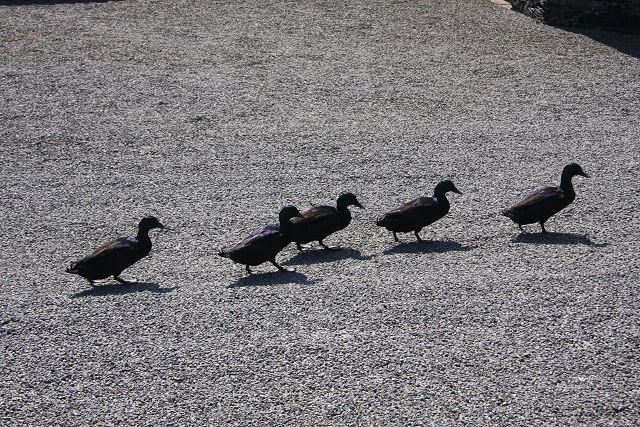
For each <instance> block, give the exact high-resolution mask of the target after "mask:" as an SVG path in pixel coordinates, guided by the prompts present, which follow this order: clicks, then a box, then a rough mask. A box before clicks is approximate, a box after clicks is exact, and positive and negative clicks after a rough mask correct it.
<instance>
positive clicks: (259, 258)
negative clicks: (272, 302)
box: [218, 205, 300, 274]
mask: <svg viewBox="0 0 640 427" xmlns="http://www.w3.org/2000/svg"><path fill="white" fill-rule="evenodd" d="M298 216H300V211H299V210H298V209H297V208H296V207H294V206H291V205H287V206H285V207H284V208H282V209H281V210H280V215H279V220H280V225H276V224H268V225H265V226H262V227H260V228H258V229H256V230H254V231H253V232H251V234H249V235H248V236H247V237H245V238H244V239H242V240H241V241H240V242H239V243H238V244H236V245H235V246H234V247H233V248H231V249H229V250H228V251H220V252H218V255H220V256H221V257H224V258H229V259H231V260H232V261H235V262H237V263H238V264H244V265H245V266H246V269H247V272H248V273H249V274H251V269H249V266H250V265H258V264H262V263H263V262H266V261H269V262H271V264H273V265H275V266H276V267H277V268H278V270H280V271H289V270H287V269H285V268H283V267H281V266H280V265H278V263H276V255H277V254H278V253H279V252H280V251H281V250H282V249H284V248H285V246H287V245H288V244H289V243H291V222H290V221H291V219H292V218H294V217H298Z"/></svg>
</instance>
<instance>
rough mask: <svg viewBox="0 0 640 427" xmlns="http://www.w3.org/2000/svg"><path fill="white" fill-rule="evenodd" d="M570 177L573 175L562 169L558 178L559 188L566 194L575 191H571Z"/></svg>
mask: <svg viewBox="0 0 640 427" xmlns="http://www.w3.org/2000/svg"><path fill="white" fill-rule="evenodd" d="M572 178H573V175H572V174H571V173H569V172H564V171H563V172H562V178H561V179H560V188H561V189H562V191H564V192H565V193H567V194H574V193H575V192H574V191H573V183H572V182H571V179H572Z"/></svg>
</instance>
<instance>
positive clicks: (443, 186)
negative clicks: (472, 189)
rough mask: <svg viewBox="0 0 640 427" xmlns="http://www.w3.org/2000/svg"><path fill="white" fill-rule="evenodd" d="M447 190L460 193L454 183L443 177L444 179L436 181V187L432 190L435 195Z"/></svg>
mask: <svg viewBox="0 0 640 427" xmlns="http://www.w3.org/2000/svg"><path fill="white" fill-rule="evenodd" d="M448 191H453V192H454V193H458V194H462V193H461V192H460V191H459V190H458V189H457V188H456V186H455V185H453V182H451V181H450V180H448V179H445V180H444V181H440V182H439V183H438V185H436V189H435V190H434V192H433V193H434V194H435V195H436V196H444V195H445V194H446V193H447V192H448Z"/></svg>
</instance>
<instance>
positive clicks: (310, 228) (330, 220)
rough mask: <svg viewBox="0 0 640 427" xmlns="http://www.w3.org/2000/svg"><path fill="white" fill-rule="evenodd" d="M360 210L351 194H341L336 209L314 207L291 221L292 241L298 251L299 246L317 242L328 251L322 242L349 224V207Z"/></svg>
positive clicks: (331, 207)
mask: <svg viewBox="0 0 640 427" xmlns="http://www.w3.org/2000/svg"><path fill="white" fill-rule="evenodd" d="M352 205H353V206H357V207H359V208H362V205H361V204H360V202H358V199H356V196H354V195H353V193H343V194H341V195H340V197H338V203H337V207H333V206H314V207H312V208H310V209H308V210H306V211H304V212H303V213H302V216H301V217H297V218H292V219H291V228H292V236H293V237H292V240H293V241H294V242H296V246H297V247H298V250H302V246H301V244H303V243H309V242H313V241H317V242H318V243H319V244H320V246H322V247H323V248H324V249H330V248H329V247H328V246H327V245H325V244H324V243H323V242H322V240H323V239H325V238H326V237H327V236H329V235H331V234H333V233H335V232H336V231H339V230H342V229H344V228H346V227H347V226H348V225H349V224H350V223H351V212H350V211H349V206H352Z"/></svg>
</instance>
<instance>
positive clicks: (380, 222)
mask: <svg viewBox="0 0 640 427" xmlns="http://www.w3.org/2000/svg"><path fill="white" fill-rule="evenodd" d="M376 225H377V226H379V227H384V226H386V225H387V218H386V217H384V216H383V217H381V218H378V219H377V220H376Z"/></svg>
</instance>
